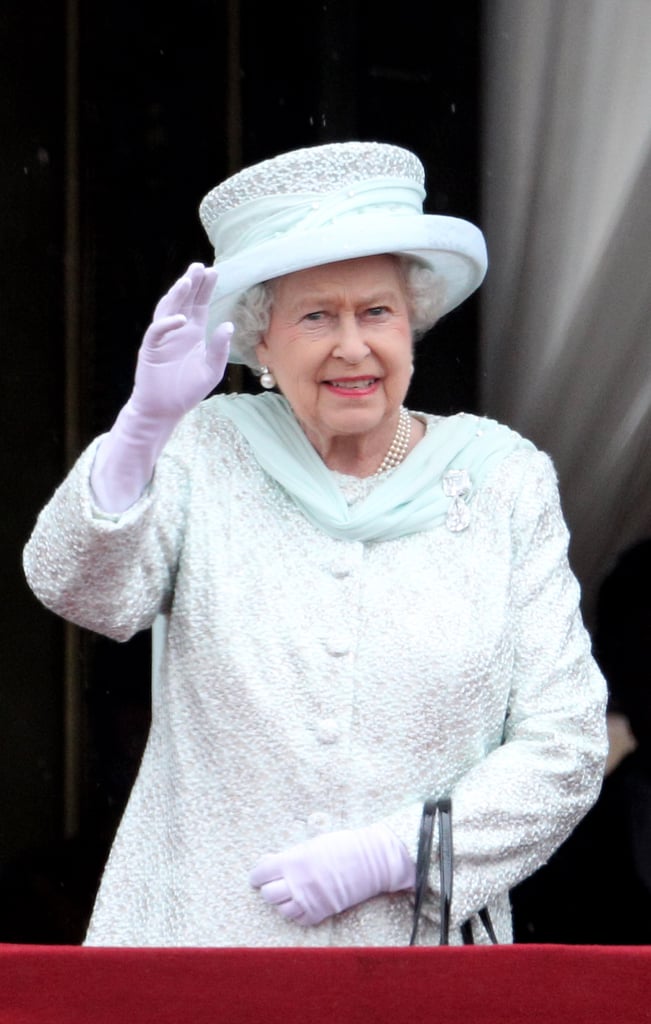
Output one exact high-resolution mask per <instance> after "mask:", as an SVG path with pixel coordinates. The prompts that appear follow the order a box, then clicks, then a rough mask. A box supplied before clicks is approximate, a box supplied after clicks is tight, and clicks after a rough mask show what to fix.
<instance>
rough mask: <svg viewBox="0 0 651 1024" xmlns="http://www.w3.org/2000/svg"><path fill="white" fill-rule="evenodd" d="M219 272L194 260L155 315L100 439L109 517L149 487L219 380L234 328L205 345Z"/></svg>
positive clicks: (98, 491) (100, 478)
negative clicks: (186, 419) (126, 392)
mask: <svg viewBox="0 0 651 1024" xmlns="http://www.w3.org/2000/svg"><path fill="white" fill-rule="evenodd" d="M216 280H217V272H216V270H214V268H206V267H204V266H203V264H202V263H192V264H191V265H190V266H189V267H188V269H187V271H186V273H185V274H184V276H183V277H181V278H179V280H178V281H176V282H175V284H173V285H172V287H171V288H170V290H169V291H168V292H167V294H166V295H164V296H163V298H162V299H161V300H160V302H159V303H158V305H157V306H156V309H155V311H154V316H153V320H152V322H151V324H150V326H149V327H148V329H147V331H146V333H145V336H144V338H143V341H142V345H141V346H140V351H139V353H138V362H137V366H136V377H135V382H134V387H133V391H132V392H131V396H130V398H129V400H128V401H127V403H126V405H125V406H124V408H123V409H122V410H121V411H120V413H119V415H118V418H117V420H116V421H115V424H114V425H113V427H112V429H111V431H110V433H109V434H108V435H107V436H106V437H105V438H104V440H103V441H102V443H101V445H100V447H99V449H98V451H97V454H96V456H95V463H94V465H93V469H92V471H91V487H92V489H93V492H94V495H95V498H96V500H97V502H98V504H99V506H100V507H101V508H102V509H104V511H105V512H114V513H119V512H124V510H125V509H127V508H129V506H130V505H132V504H133V503H134V502H135V501H137V499H138V498H139V497H140V495H141V494H142V492H143V490H144V489H145V487H146V486H147V484H148V483H149V481H150V479H151V476H152V473H153V470H154V465H155V464H156V460H157V458H158V456H159V455H160V453H161V451H162V450H163V448H164V446H165V444H166V442H167V441H168V439H169V437H170V434H171V433H172V431H173V430H174V428H175V427H176V425H177V424H178V422H179V421H180V420H181V418H182V417H183V416H184V415H185V413H186V412H189V411H190V409H192V408H194V406H195V405H198V403H199V402H201V401H202V400H203V399H204V398H206V396H207V395H209V394H210V392H211V391H212V390H213V389H214V388H215V387H216V386H217V385H218V384H219V382H220V381H221V379H222V377H223V375H224V370H225V369H226V363H227V361H228V348H229V342H230V338H231V335H232V333H233V325H232V324H230V323H224V324H220V325H219V326H218V327H217V328H216V329H215V331H214V332H213V335H212V337H211V338H210V339H209V340H208V341H206V340H205V330H206V322H207V319H208V301H209V299H210V296H211V294H212V291H213V288H214V287H215V282H216Z"/></svg>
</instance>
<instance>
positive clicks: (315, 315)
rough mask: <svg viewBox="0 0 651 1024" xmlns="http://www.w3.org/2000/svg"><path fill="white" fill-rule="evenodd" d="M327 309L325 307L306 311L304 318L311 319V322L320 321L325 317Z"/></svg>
mask: <svg viewBox="0 0 651 1024" xmlns="http://www.w3.org/2000/svg"><path fill="white" fill-rule="evenodd" d="M325 315H326V314H325V311H324V310H323V309H315V310H314V311H313V312H312V313H306V314H305V316H304V317H303V319H304V320H309V321H310V323H318V322H319V320H323V319H324V318H325Z"/></svg>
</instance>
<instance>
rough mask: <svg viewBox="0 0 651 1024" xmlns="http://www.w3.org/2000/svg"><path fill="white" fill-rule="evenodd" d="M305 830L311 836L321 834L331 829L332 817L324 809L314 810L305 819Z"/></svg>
mask: <svg viewBox="0 0 651 1024" xmlns="http://www.w3.org/2000/svg"><path fill="white" fill-rule="evenodd" d="M307 830H308V832H309V834H310V835H311V836H318V835H321V833H322V832H330V831H331V830H332V818H331V817H330V815H329V814H326V813H325V811H315V812H314V814H310V816H309V818H308V819H307Z"/></svg>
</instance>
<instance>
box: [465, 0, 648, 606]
mask: <svg viewBox="0 0 651 1024" xmlns="http://www.w3.org/2000/svg"><path fill="white" fill-rule="evenodd" d="M483 20H484V24H483V27H482V41H483V42H482V45H483V84H482V95H483V124H482V137H483V159H482V168H483V170H482V206H483V212H482V218H483V227H484V230H485V232H486V236H487V241H488V248H489V257H490V267H489V274H488V277H487V279H486V283H485V284H484V286H483V289H482V299H481V302H482V341H481V349H482V355H481V394H482V405H483V409H484V411H485V412H487V413H488V414H490V415H492V416H496V417H497V418H499V419H502V420H504V421H506V422H507V423H509V424H510V425H511V426H513V427H515V428H516V429H517V430H519V431H520V432H522V433H523V434H525V435H527V436H528V437H530V438H531V439H532V440H533V441H535V443H536V444H538V445H539V446H540V447H542V448H543V449H545V450H546V451H548V452H549V453H550V454H551V456H552V458H553V459H554V461H555V464H556V467H557V469H558V473H559V479H560V484H561V493H562V496H563V504H564V509H565V513H566V517H567V519H568V522H569V525H570V528H571V531H572V546H571V558H572V562H573V565H574V568H575V571H576V572H577V575H578V576H579V579H580V581H581V583H582V586H583V590H584V610H585V614H586V619H587V621H588V623H590V619H591V615H592V613H593V606H594V598H595V595H596V590H597V587H598V585H599V582H600V581H601V579H602V578H603V576H604V575H605V573H606V571H607V570H608V568H609V567H610V565H611V564H612V562H613V560H614V559H615V557H616V556H617V554H618V553H619V552H620V551H622V550H623V549H624V548H625V547H627V546H628V545H629V544H631V543H632V542H634V541H635V540H637V539H640V538H641V537H644V536H649V535H651V443H650V442H651V0H486V2H485V4H484V15H483Z"/></svg>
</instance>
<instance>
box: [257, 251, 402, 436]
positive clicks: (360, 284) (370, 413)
mask: <svg viewBox="0 0 651 1024" xmlns="http://www.w3.org/2000/svg"><path fill="white" fill-rule="evenodd" d="M256 351H257V356H258V359H259V360H260V363H261V364H262V365H265V366H268V367H269V369H270V370H271V371H272V372H273V374H274V376H275V378H276V382H277V384H278V387H279V389H280V391H281V392H282V393H283V394H284V395H285V397H286V398H287V400H288V401H289V403H290V405H291V406H292V409H293V410H294V413H295V415H296V417H297V419H298V420H299V422H300V423H301V425H302V427H303V429H304V431H305V433H306V434H307V436H308V438H309V439H310V441H311V442H312V444H313V445H314V446H315V447H316V449H317V451H320V452H321V453H322V454H323V452H324V450H327V448H328V446H329V445H330V444H332V442H333V440H334V439H339V438H342V437H345V436H350V437H351V438H356V439H359V436H360V435H373V434H375V435H377V438H378V440H381V439H383V438H384V436H385V435H386V436H387V437H388V440H389V443H390V441H391V438H392V437H393V431H394V430H395V425H396V421H397V415H398V410H399V408H400V406H401V404H402V403H403V401H404V398H405V395H406V393H407V388H408V387H409V381H410V379H411V373H412V335H411V328H410V325H409V315H408V307H407V297H406V293H405V284H404V280H403V277H402V274H401V271H400V268H399V265H398V262H397V260H395V259H394V258H393V257H392V256H368V257H364V258H362V259H354V260H345V261H343V262H341V263H328V264H326V265H325V266H322V267H312V268H310V269H309V270H300V271H297V272H296V273H294V274H287V275H286V276H285V277H281V278H278V279H277V280H276V281H275V282H274V284H273V304H272V310H271V319H270V323H269V329H268V331H267V332H266V334H265V335H264V337H263V340H262V341H261V343H260V344H259V345H258V347H257V350H256Z"/></svg>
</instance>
